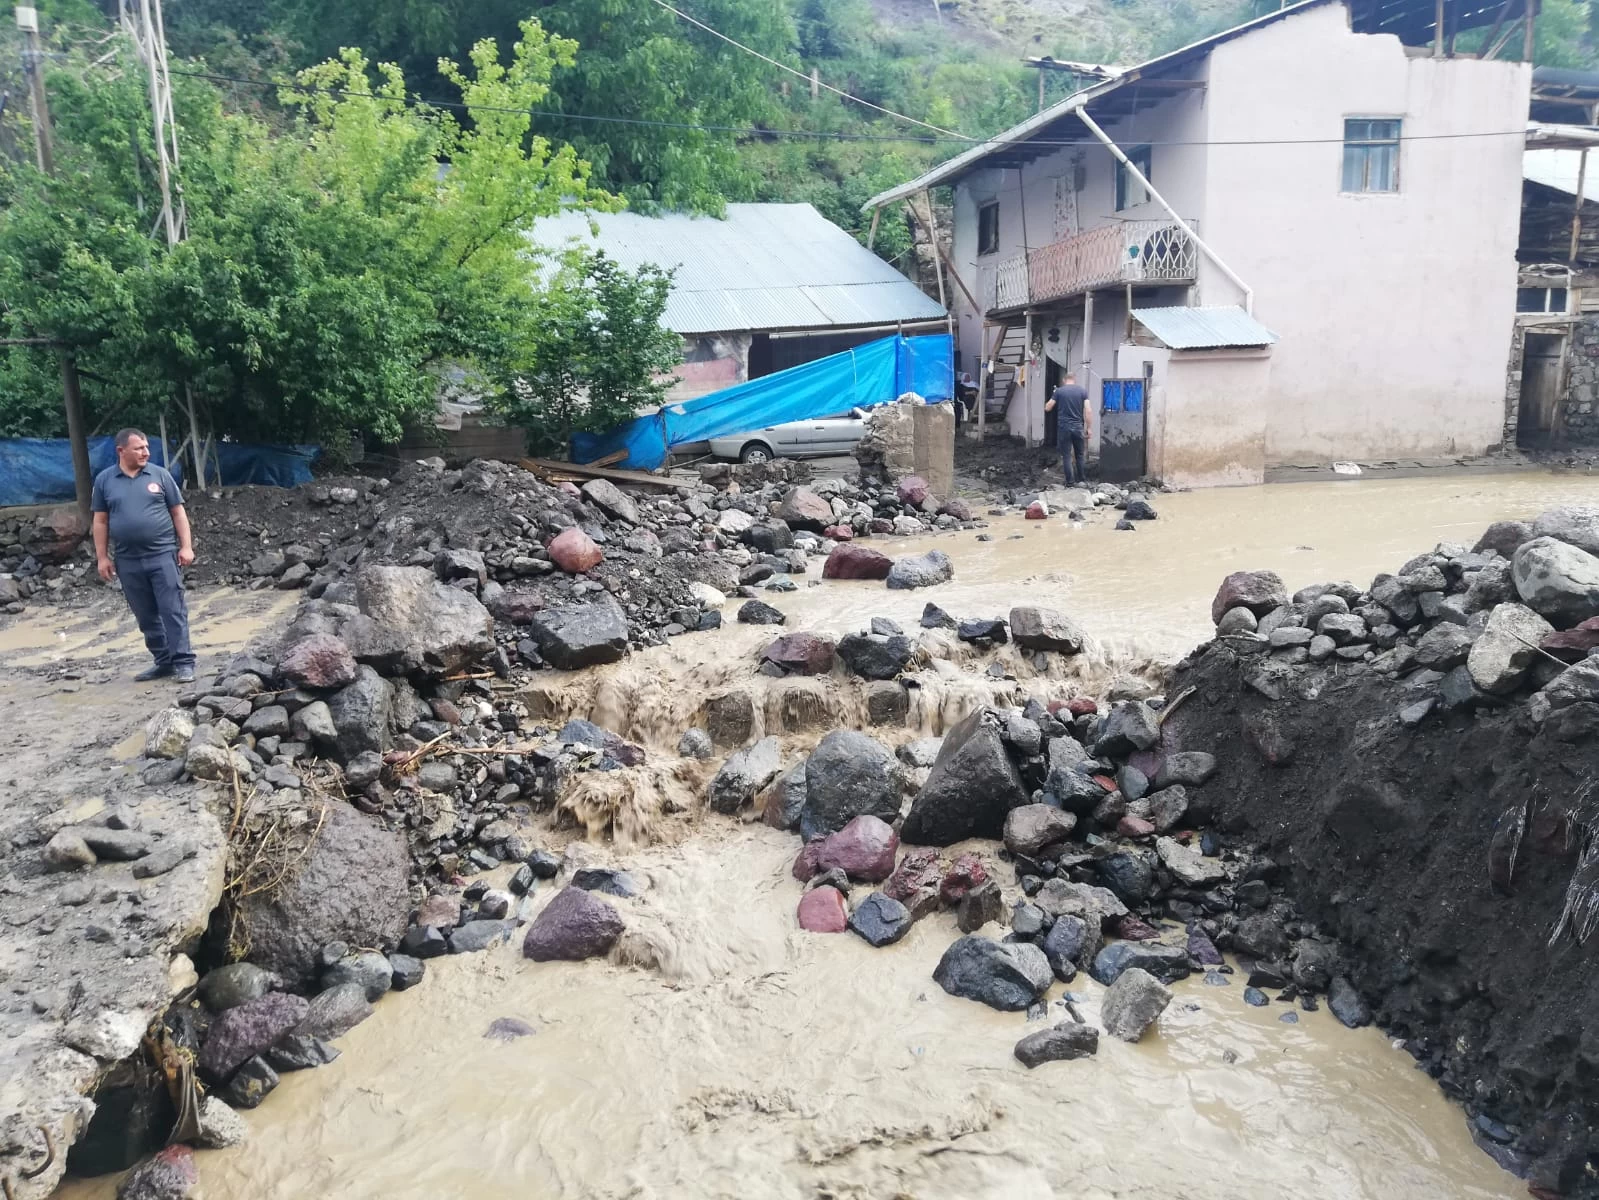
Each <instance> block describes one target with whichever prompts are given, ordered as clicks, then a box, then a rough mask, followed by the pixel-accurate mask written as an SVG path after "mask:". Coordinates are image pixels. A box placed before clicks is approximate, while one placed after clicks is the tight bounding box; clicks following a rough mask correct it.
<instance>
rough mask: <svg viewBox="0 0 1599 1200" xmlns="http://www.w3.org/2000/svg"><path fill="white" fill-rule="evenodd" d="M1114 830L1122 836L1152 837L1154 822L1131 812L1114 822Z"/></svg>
mask: <svg viewBox="0 0 1599 1200" xmlns="http://www.w3.org/2000/svg"><path fill="white" fill-rule="evenodd" d="M1116 832H1117V833H1118V834H1120V835H1121V836H1122V837H1124V838H1147V837H1153V836H1154V833H1155V824H1154V822H1153V821H1146V820H1144V818H1143V817H1135V816H1133V815H1132V814H1131V813H1129V814H1128V815H1127V816H1125V817H1122V818H1121V820H1119V821H1117V822H1116Z"/></svg>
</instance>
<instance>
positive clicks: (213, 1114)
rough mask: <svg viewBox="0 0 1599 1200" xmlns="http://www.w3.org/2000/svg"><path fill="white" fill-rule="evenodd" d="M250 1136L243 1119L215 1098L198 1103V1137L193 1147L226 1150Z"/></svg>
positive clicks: (211, 1097)
mask: <svg viewBox="0 0 1599 1200" xmlns="http://www.w3.org/2000/svg"><path fill="white" fill-rule="evenodd" d="M249 1135H250V1129H249V1126H247V1125H246V1124H245V1123H244V1118H243V1117H241V1116H239V1114H238V1113H236V1112H234V1111H233V1110H232V1109H231V1108H229V1107H228V1106H227V1104H226V1103H225V1102H224V1101H222V1100H221V1099H220V1098H218V1097H216V1096H207V1097H206V1098H205V1099H204V1100H202V1101H200V1136H199V1137H197V1138H196V1139H195V1145H197V1146H203V1147H204V1148H205V1149H207V1150H226V1149H227V1148H228V1147H230V1146H237V1145H239V1144H240V1143H241V1142H243V1141H244V1139H245V1138H247V1137H248V1136H249Z"/></svg>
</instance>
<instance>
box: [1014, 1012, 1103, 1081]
mask: <svg viewBox="0 0 1599 1200" xmlns="http://www.w3.org/2000/svg"><path fill="white" fill-rule="evenodd" d="M1015 1053H1016V1058H1017V1061H1018V1062H1020V1063H1021V1064H1022V1065H1023V1066H1024V1067H1026V1068H1027V1069H1028V1070H1029V1071H1030V1070H1032V1069H1033V1068H1034V1067H1040V1066H1043V1064H1045V1063H1047V1062H1065V1061H1068V1060H1070V1059H1074V1058H1088V1057H1090V1056H1092V1055H1094V1054H1097V1053H1099V1030H1097V1029H1095V1028H1094V1027H1093V1026H1092V1025H1084V1024H1082V1023H1081V1022H1078V1021H1062V1022H1061V1023H1060V1024H1059V1025H1055V1026H1053V1027H1051V1028H1049V1029H1040V1030H1038V1031H1037V1032H1036V1033H1029V1034H1028V1035H1027V1036H1026V1037H1024V1038H1022V1040H1021V1041H1019V1042H1017V1043H1016V1051H1015Z"/></svg>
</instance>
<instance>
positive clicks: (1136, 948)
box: [1089, 942, 1191, 986]
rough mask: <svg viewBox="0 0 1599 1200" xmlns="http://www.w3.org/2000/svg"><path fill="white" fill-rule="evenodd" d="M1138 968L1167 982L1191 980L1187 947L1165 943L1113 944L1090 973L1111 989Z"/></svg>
mask: <svg viewBox="0 0 1599 1200" xmlns="http://www.w3.org/2000/svg"><path fill="white" fill-rule="evenodd" d="M1135 967H1136V968H1138V969H1139V970H1142V971H1147V972H1149V974H1151V975H1153V976H1154V977H1155V978H1156V979H1159V980H1161V981H1162V982H1163V983H1175V982H1176V981H1177V980H1179V979H1187V978H1188V974H1189V971H1190V969H1191V968H1190V966H1189V960H1188V950H1187V948H1186V947H1185V946H1168V945H1166V944H1165V943H1163V942H1112V943H1110V945H1108V946H1106V947H1105V948H1104V949H1103V950H1101V951H1100V952H1099V953H1098V954H1096V955H1095V956H1094V962H1093V966H1091V967H1090V968H1089V974H1090V975H1092V976H1093V977H1094V978H1095V979H1096V980H1097V981H1098V982H1100V983H1103V984H1105V985H1107V986H1108V985H1110V984H1112V983H1115V982H1116V980H1117V979H1119V978H1120V977H1121V975H1122V973H1123V972H1124V971H1128V970H1130V969H1132V968H1135Z"/></svg>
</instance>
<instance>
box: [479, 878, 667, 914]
mask: <svg viewBox="0 0 1599 1200" xmlns="http://www.w3.org/2000/svg"><path fill="white" fill-rule="evenodd" d="M572 886H573V887H575V888H582V889H583V890H584V891H585V892H601V893H603V894H605V895H607V896H617V897H620V898H621V899H623V900H631V899H633V898H634V897H635V896H638V895H640V894H642V893H643V891H644V884H643V883H642V882H640V880H639V877H638V876H637V875H634V874H633V873H632V872H631V871H618V870H615V869H614V868H611V867H587V868H585V869H583V870H581V871H573V872H572ZM481 907H482V905H481V904H480V905H479V909H480V910H481Z"/></svg>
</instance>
